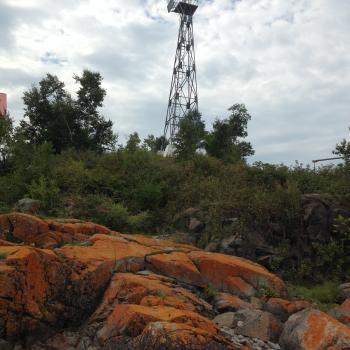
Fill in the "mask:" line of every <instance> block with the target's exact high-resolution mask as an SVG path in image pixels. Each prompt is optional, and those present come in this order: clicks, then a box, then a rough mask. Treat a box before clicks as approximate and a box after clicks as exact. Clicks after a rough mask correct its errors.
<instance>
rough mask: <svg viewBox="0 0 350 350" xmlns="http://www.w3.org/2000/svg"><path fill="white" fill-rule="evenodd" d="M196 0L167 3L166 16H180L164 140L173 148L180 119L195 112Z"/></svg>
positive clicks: (196, 102) (196, 100)
mask: <svg viewBox="0 0 350 350" xmlns="http://www.w3.org/2000/svg"><path fill="white" fill-rule="evenodd" d="M197 8H198V0H183V1H174V0H170V1H169V3H168V12H175V13H178V14H179V15H180V28H179V34H178V39H177V48H176V54H175V63H174V69H173V76H172V80H171V87H170V95H169V102H168V110H167V115H166V121H165V128H164V137H165V138H166V139H168V141H169V143H170V144H172V142H173V139H174V136H175V135H176V133H177V131H178V125H179V121H180V119H181V118H182V117H183V116H185V115H186V114H187V113H188V112H190V111H195V110H198V94H197V76H196V62H195V49H194V37H193V15H194V13H195V12H196V10H197Z"/></svg>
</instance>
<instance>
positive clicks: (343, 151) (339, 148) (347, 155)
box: [333, 128, 350, 163]
mask: <svg viewBox="0 0 350 350" xmlns="http://www.w3.org/2000/svg"><path fill="white" fill-rule="evenodd" d="M349 130H350V128H349ZM333 153H334V154H336V155H338V156H340V157H343V158H344V159H345V161H346V162H347V163H349V162H350V142H348V141H346V140H345V139H344V140H342V141H340V143H338V144H337V145H336V146H335V150H334V151H333Z"/></svg>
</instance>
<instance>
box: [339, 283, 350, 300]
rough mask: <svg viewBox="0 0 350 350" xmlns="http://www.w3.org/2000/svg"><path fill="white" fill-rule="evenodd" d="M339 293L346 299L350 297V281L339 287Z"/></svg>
mask: <svg viewBox="0 0 350 350" xmlns="http://www.w3.org/2000/svg"><path fill="white" fill-rule="evenodd" d="M338 289H339V294H340V295H341V297H342V298H344V299H350V283H343V284H341V285H340V286H339V287H338Z"/></svg>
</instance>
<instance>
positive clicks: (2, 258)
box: [0, 253, 9, 260]
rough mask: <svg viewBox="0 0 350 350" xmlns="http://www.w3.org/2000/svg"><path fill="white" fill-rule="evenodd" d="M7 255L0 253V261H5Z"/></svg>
mask: <svg viewBox="0 0 350 350" xmlns="http://www.w3.org/2000/svg"><path fill="white" fill-rule="evenodd" d="M8 255H9V253H0V260H5V259H6V258H7V257H8Z"/></svg>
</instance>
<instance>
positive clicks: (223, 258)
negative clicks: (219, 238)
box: [188, 251, 286, 298]
mask: <svg viewBox="0 0 350 350" xmlns="http://www.w3.org/2000/svg"><path fill="white" fill-rule="evenodd" d="M188 257H189V258H190V259H191V260H192V261H193V262H194V264H195V265H196V266H197V268H198V270H199V272H200V274H201V277H202V280H203V281H204V283H206V284H208V285H212V286H213V287H215V288H217V289H218V290H220V291H224V292H229V293H232V294H235V295H238V296H240V297H243V298H244V297H246V298H247V297H250V296H254V294H255V293H256V289H257V288H258V287H259V286H261V285H264V286H266V287H268V288H271V289H272V290H274V291H275V292H276V293H277V294H278V295H284V294H285V293H286V287H285V284H284V283H283V282H282V280H280V279H279V278H278V277H277V276H275V275H273V274H271V273H270V272H269V271H268V270H266V269H265V268H263V267H262V266H261V265H258V264H254V263H252V262H250V261H248V260H245V259H241V258H238V257H233V256H227V255H223V254H215V253H208V252H203V251H193V252H191V253H189V254H188Z"/></svg>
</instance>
